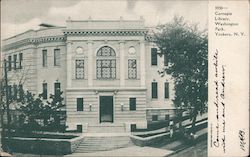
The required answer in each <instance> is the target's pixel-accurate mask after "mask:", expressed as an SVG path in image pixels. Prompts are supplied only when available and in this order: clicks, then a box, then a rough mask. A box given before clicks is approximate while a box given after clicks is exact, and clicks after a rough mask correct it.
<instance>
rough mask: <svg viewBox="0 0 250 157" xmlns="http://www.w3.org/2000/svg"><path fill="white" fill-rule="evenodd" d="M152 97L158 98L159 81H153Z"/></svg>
mask: <svg viewBox="0 0 250 157" xmlns="http://www.w3.org/2000/svg"><path fill="white" fill-rule="evenodd" d="M151 86H152V98H154V99H157V98H158V87H157V82H152V85H151Z"/></svg>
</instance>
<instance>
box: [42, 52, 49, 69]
mask: <svg viewBox="0 0 250 157" xmlns="http://www.w3.org/2000/svg"><path fill="white" fill-rule="evenodd" d="M42 66H43V67H47V66H48V51H47V49H44V50H42Z"/></svg>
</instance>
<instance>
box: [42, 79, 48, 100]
mask: <svg viewBox="0 0 250 157" xmlns="http://www.w3.org/2000/svg"><path fill="white" fill-rule="evenodd" d="M42 96H43V99H47V96H48V84H47V83H43V93H42Z"/></svg>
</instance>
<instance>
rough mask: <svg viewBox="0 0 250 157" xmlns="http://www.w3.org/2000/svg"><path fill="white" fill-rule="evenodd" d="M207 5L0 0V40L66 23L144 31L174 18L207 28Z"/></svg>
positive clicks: (150, 0) (194, 0)
mask: <svg viewBox="0 0 250 157" xmlns="http://www.w3.org/2000/svg"><path fill="white" fill-rule="evenodd" d="M207 13H208V2H207V1H205V0H204V1H202V0H177V1H174V0H1V39H5V38H8V37H11V36H14V35H17V34H19V33H22V32H25V31H27V30H30V29H34V30H36V29H39V26H38V25H39V24H41V23H49V24H52V25H56V26H65V25H66V20H67V19H68V18H69V17H70V18H71V20H87V19H88V18H89V17H90V16H91V18H92V19H93V20H95V19H96V20H100V19H101V20H105V19H112V20H116V19H117V20H118V19H119V18H120V17H121V16H122V17H123V19H124V20H137V19H140V17H141V16H143V18H144V19H145V24H146V26H148V27H154V26H156V25H158V24H164V23H167V22H170V21H171V20H172V19H173V17H174V16H175V15H178V16H183V17H184V19H185V20H187V21H189V22H191V23H196V24H198V26H199V28H200V29H205V28H207V19H208V14H207Z"/></svg>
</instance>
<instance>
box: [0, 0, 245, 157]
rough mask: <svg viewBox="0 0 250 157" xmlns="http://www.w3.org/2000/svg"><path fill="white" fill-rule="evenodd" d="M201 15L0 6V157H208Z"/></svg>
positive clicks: (162, 4) (60, 3)
mask: <svg viewBox="0 0 250 157" xmlns="http://www.w3.org/2000/svg"><path fill="white" fill-rule="evenodd" d="M208 9H209V2H208V1H207V0H177V1H173V0H156V1H153V0H116V1H115V0H93V1H91V0H2V1H1V68H0V74H1V75H0V76H1V77H0V78H1V79H0V94H1V95H0V102H1V106H0V109H1V124H0V131H1V136H0V139H1V142H0V146H1V148H0V156H13V157H84V156H87V157H89V156H93V157H94V156H97V157H102V156H103V157H104V156H105V157H107V156H121V157H126V156H129V157H132V156H133V157H136V156H141V157H142V156H143V157H146V156H148V157H183V156H189V157H207V156H208V142H209V141H208V117H209V116H208V115H209V114H208V111H209V105H211V104H209V103H208V93H209V92H208V86H209V83H208V82H209V81H208V73H209V72H208V67H209V66H208V64H209V59H208V34H209V32H208V30H209V28H208V23H209V22H208V18H209V15H208V11H209V10H208ZM216 16H218V17H217V19H215V20H218V22H220V20H223V19H222V18H224V16H229V14H227V15H225V14H216ZM221 16H223V17H222V18H221ZM224 20H225V19H224ZM218 25H223V24H220V23H219V24H218ZM221 27H223V28H221ZM221 27H218V28H217V29H218V30H217V31H221V30H222V31H224V26H221ZM219 29H220V30H219ZM209 31H210V30H209ZM219 34H220V32H219ZM217 35H218V34H217ZM220 35H221V34H220ZM221 36H223V35H221ZM216 52H217V51H216ZM216 52H215V55H213V56H215V59H217V58H216V55H220V54H221V52H219V51H218V52H217V53H216ZM214 64H217V63H216V62H215V63H214ZM226 80H227V79H226ZM208 104H209V105H208ZM212 105H214V104H212ZM209 124H210V123H209ZM211 125H212V123H211ZM213 132H216V130H215V129H214V130H213ZM241 133H242V134H241V135H242V136H243V133H244V134H245V132H243V131H242V132H241ZM211 138H212V137H211ZM213 138H215V136H213ZM211 140H212V139H211ZM213 140H215V139H213ZM217 142H219V139H218V141H217ZM214 144H216V143H214ZM218 144H219V143H218Z"/></svg>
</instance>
